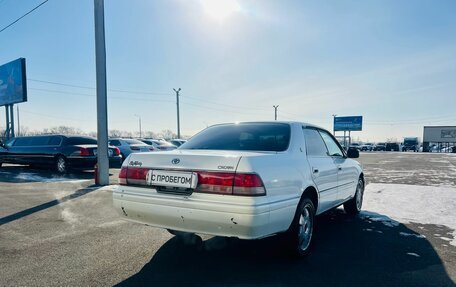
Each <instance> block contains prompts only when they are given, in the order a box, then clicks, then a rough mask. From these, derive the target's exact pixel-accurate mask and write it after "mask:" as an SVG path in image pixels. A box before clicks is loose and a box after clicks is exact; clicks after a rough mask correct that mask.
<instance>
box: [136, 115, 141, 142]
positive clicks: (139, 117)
mask: <svg viewBox="0 0 456 287" xmlns="http://www.w3.org/2000/svg"><path fill="white" fill-rule="evenodd" d="M135 117H138V119H139V137H140V138H142V132H141V116H140V115H135Z"/></svg>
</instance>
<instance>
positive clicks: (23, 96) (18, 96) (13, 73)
mask: <svg viewBox="0 0 456 287" xmlns="http://www.w3.org/2000/svg"><path fill="white" fill-rule="evenodd" d="M26 101H27V82H26V77H25V59H24V58H19V59H17V60H14V61H12V62H9V63H6V64H4V65H2V66H0V106H5V105H10V104H15V103H21V102H26Z"/></svg>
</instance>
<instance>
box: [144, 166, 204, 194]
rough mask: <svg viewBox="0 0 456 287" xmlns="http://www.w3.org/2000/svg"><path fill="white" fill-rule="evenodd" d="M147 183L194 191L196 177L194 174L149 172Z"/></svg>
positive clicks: (162, 171)
mask: <svg viewBox="0 0 456 287" xmlns="http://www.w3.org/2000/svg"><path fill="white" fill-rule="evenodd" d="M147 183H148V184H149V185H157V186H169V187H180V188H192V189H194V188H195V187H196V185H197V183H198V176H197V174H196V173H194V172H180V171H166V170H149V172H148V174H147Z"/></svg>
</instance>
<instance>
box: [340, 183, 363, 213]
mask: <svg viewBox="0 0 456 287" xmlns="http://www.w3.org/2000/svg"><path fill="white" fill-rule="evenodd" d="M363 197H364V180H363V179H362V178H359V179H358V184H357V185H356V192H355V196H354V197H353V198H352V199H350V200H349V201H347V202H345V203H344V210H345V212H346V213H347V214H349V215H357V214H358V213H359V212H360V211H361V208H362V206H363Z"/></svg>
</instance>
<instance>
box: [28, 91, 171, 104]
mask: <svg viewBox="0 0 456 287" xmlns="http://www.w3.org/2000/svg"><path fill="white" fill-rule="evenodd" d="M28 89H29V90H34V91H41V92H49V93H56V94H63V95H75V96H83V97H96V95H94V94H84V93H77V92H66V91H59V90H50V89H40V88H28ZM108 98H110V99H116V100H132V101H152V102H166V103H174V101H172V100H161V99H149V98H132V97H119V96H109V97H108Z"/></svg>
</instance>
